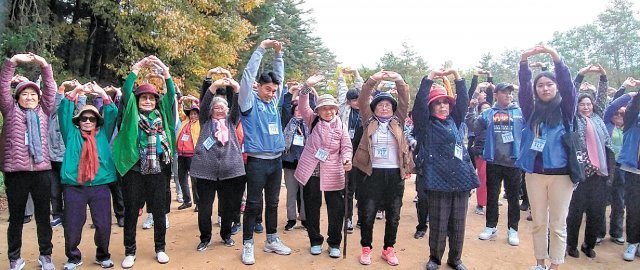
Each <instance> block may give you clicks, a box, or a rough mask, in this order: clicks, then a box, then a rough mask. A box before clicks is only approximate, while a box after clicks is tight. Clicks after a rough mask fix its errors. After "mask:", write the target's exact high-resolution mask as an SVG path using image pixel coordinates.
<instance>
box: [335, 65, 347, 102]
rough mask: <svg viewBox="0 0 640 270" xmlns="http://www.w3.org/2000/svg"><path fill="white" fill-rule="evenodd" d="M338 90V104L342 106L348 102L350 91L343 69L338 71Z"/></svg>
mask: <svg viewBox="0 0 640 270" xmlns="http://www.w3.org/2000/svg"><path fill="white" fill-rule="evenodd" d="M336 90H337V92H338V104H340V105H341V106H342V105H344V104H347V92H348V91H349V88H347V82H346V81H345V79H344V74H343V73H342V69H341V70H339V71H338V83H337V85H336Z"/></svg>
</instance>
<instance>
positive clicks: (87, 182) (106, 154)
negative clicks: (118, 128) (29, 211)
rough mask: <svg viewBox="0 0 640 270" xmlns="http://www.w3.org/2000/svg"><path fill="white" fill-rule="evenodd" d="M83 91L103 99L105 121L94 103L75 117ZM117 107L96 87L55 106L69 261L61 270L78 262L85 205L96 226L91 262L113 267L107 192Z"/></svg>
mask: <svg viewBox="0 0 640 270" xmlns="http://www.w3.org/2000/svg"><path fill="white" fill-rule="evenodd" d="M81 92H84V93H95V94H97V95H98V96H100V97H102V99H103V101H104V107H103V113H104V117H103V116H102V115H100V112H99V111H98V109H97V108H96V107H94V106H93V105H84V106H83V107H82V108H81V109H80V110H79V112H78V113H77V114H75V116H74V115H73V112H74V110H75V101H76V99H77V97H78V96H79V94H80V93H81ZM117 114H118V108H117V107H116V105H115V104H114V103H113V102H112V101H111V98H110V97H109V96H108V95H107V93H106V92H105V91H104V90H103V89H102V88H101V87H100V86H98V85H97V84H95V83H88V84H85V85H79V86H77V87H76V88H75V89H74V90H73V91H71V92H69V94H67V97H66V98H64V99H63V100H62V101H61V104H60V107H59V108H58V116H59V118H58V121H59V123H60V132H61V133H62V138H63V140H64V143H65V146H66V151H65V154H64V159H63V161H62V168H61V170H60V175H61V181H62V184H63V186H64V190H63V194H64V205H65V207H64V218H63V220H64V238H65V254H66V255H67V259H68V261H67V263H66V264H65V266H64V269H76V268H77V267H78V266H79V265H80V264H81V263H82V254H81V253H80V250H79V249H78V245H79V244H80V239H81V237H82V227H83V226H84V223H85V222H86V220H87V205H89V208H90V209H91V219H92V220H93V225H94V226H95V236H94V241H95V244H96V260H95V262H96V263H97V264H99V265H100V266H102V267H103V268H110V267H113V262H112V261H111V254H109V239H110V236H111V192H110V190H109V184H110V183H112V182H114V181H115V180H116V167H115V165H114V163H113V158H112V156H111V149H110V147H109V139H110V138H111V135H112V134H113V130H114V128H115V125H116V116H117Z"/></svg>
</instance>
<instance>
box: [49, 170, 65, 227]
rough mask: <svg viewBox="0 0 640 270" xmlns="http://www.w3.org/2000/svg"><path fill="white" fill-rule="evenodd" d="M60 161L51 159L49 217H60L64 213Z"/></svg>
mask: <svg viewBox="0 0 640 270" xmlns="http://www.w3.org/2000/svg"><path fill="white" fill-rule="evenodd" d="M61 167H62V162H55V161H51V174H50V175H51V217H52V219H56V218H62V215H63V214H64V201H63V199H62V182H61V180H60V169H61Z"/></svg>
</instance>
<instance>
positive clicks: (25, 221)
mask: <svg viewBox="0 0 640 270" xmlns="http://www.w3.org/2000/svg"><path fill="white" fill-rule="evenodd" d="M29 222H31V216H24V220H22V223H24V224H27V223H29Z"/></svg>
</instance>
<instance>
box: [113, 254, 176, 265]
mask: <svg viewBox="0 0 640 270" xmlns="http://www.w3.org/2000/svg"><path fill="white" fill-rule="evenodd" d="M156 260H158V263H161V264H165V263H168V262H169V255H167V253H165V252H164V251H160V252H158V253H156ZM135 261H136V256H135V255H129V256H126V257H124V260H122V268H124V269H129V268H131V267H133V264H134V263H135Z"/></svg>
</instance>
